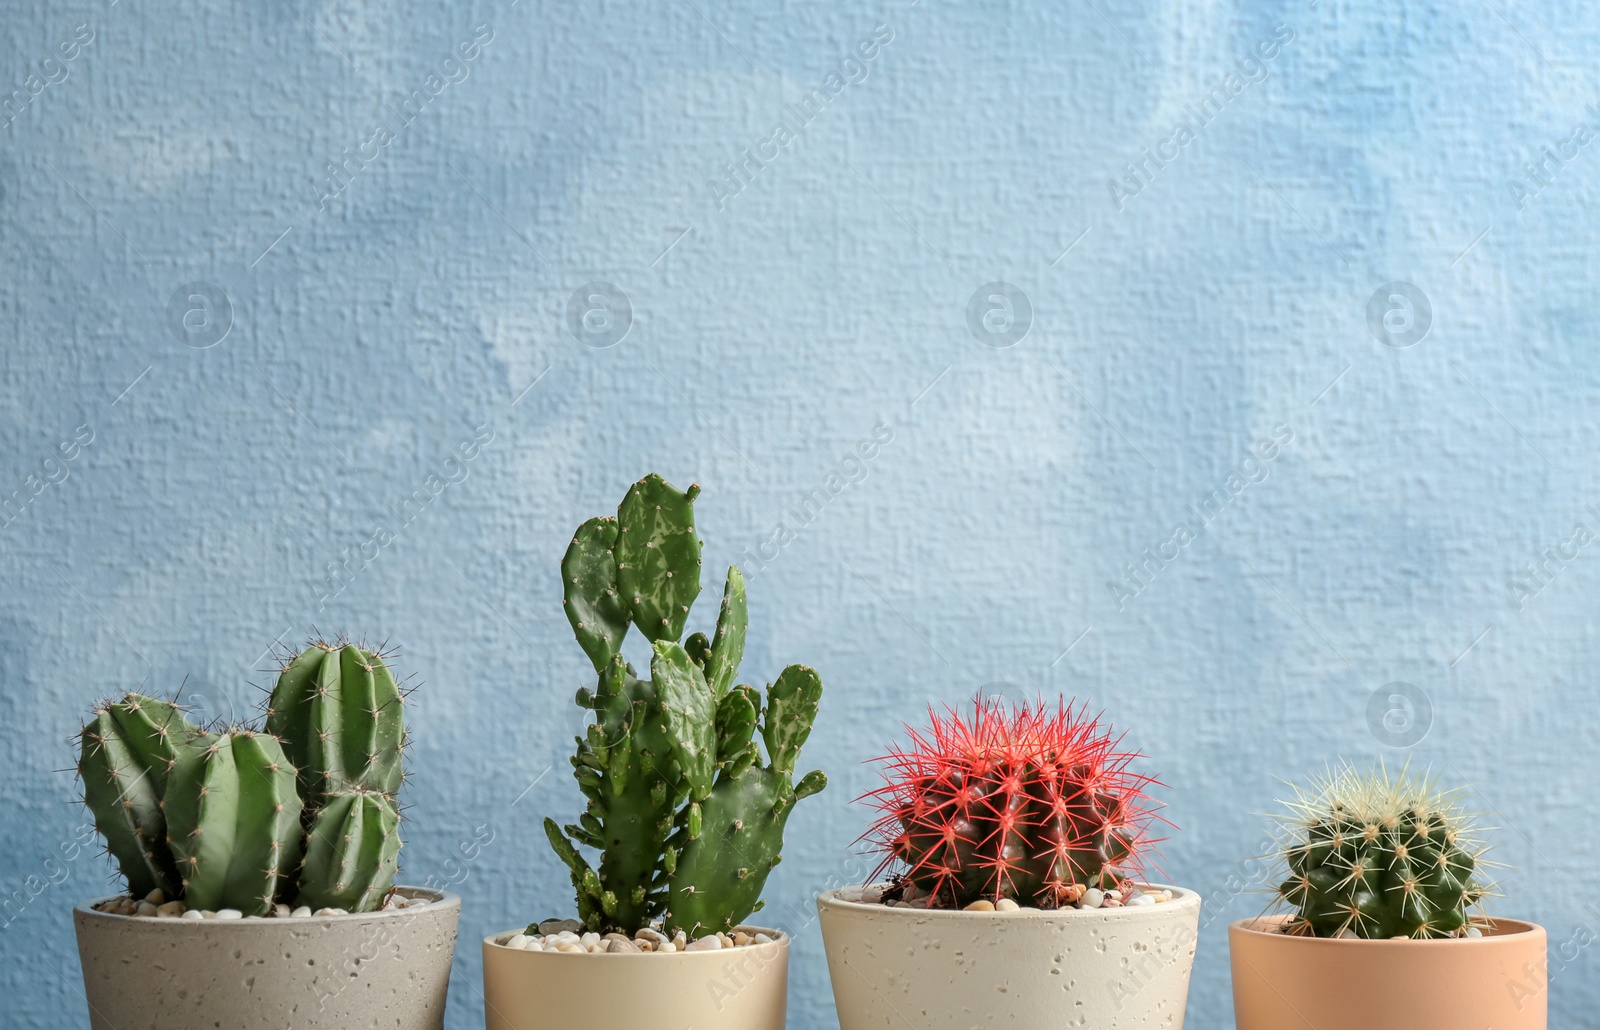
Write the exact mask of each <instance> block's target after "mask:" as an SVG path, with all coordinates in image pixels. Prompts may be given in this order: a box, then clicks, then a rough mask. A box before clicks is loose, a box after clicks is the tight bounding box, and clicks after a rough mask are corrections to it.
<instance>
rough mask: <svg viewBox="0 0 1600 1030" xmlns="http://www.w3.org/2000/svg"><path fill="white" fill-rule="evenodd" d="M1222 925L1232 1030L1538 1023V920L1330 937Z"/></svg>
mask: <svg viewBox="0 0 1600 1030" xmlns="http://www.w3.org/2000/svg"><path fill="white" fill-rule="evenodd" d="M1287 918H1288V917H1287V916H1270V917H1267V918H1264V919H1244V920H1240V921H1239V922H1237V923H1234V924H1233V925H1232V926H1229V927H1228V951H1229V954H1230V957H1231V960H1232V963H1233V1010H1234V1015H1235V1018H1236V1019H1237V1020H1238V1025H1239V1030H1284V1028H1285V1027H1295V1026H1304V1025H1305V1023H1306V1021H1307V1019H1310V1020H1311V1021H1313V1022H1314V1024H1315V1026H1316V1028H1317V1030H1477V1028H1481V1027H1493V1028H1494V1030H1545V1013H1546V1010H1547V1008H1548V1004H1549V998H1548V995H1547V993H1546V991H1545V932H1544V929H1543V927H1540V926H1536V925H1534V924H1533V923H1524V922H1520V921H1518V920H1515V919H1495V920H1492V921H1491V924H1490V926H1489V928H1488V930H1487V932H1486V933H1485V934H1484V936H1482V937H1475V938H1469V939H1459V940H1457V939H1452V940H1439V941H1413V940H1390V941H1368V940H1329V939H1327V938H1321V937H1286V936H1284V935H1283V934H1281V933H1269V932H1267V931H1266V930H1264V929H1263V927H1272V926H1275V925H1277V924H1279V923H1281V922H1283V921H1284V920H1285V919H1287Z"/></svg>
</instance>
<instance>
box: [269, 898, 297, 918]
mask: <svg viewBox="0 0 1600 1030" xmlns="http://www.w3.org/2000/svg"><path fill="white" fill-rule="evenodd" d="M293 911H294V909H292V908H290V907H289V906H288V905H285V904H284V903H283V902H281V901H280V902H279V903H278V904H276V905H273V906H272V914H273V915H274V916H277V917H278V918H279V919H282V918H284V917H285V916H287V915H288V914H289V913H291V912H293Z"/></svg>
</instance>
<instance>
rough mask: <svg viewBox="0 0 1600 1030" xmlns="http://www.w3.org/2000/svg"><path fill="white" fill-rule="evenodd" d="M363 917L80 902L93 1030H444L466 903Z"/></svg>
mask: <svg viewBox="0 0 1600 1030" xmlns="http://www.w3.org/2000/svg"><path fill="white" fill-rule="evenodd" d="M399 890H400V893H401V895H402V896H404V897H411V898H416V897H423V898H431V899H433V901H432V903H431V904H428V905H425V906H422V907H420V908H404V909H395V910H391V911H386V912H368V913H363V914H360V915H344V916H311V917H308V918H299V919H296V918H271V919H231V920H222V919H207V920H188V919H152V918H147V917H143V916H119V915H111V914H108V913H105V912H97V911H95V910H94V908H93V907H92V906H93V905H94V904H97V903H98V902H92V903H90V904H85V905H79V906H78V907H77V908H75V909H73V912H72V918H73V922H74V924H76V927H77V931H78V955H79V957H80V958H81V959H82V960H83V987H84V992H85V994H86V995H87V996H88V1001H89V1025H90V1027H91V1028H92V1030H215V1028H217V1027H226V1028H227V1030H283V1028H284V1027H291V1026H292V1027H294V1028H295V1030H358V1028H368V1027H371V1028H378V1027H383V1028H385V1030H439V1028H441V1027H443V1026H444V1003H445V992H446V991H447V990H448V989H449V986H450V959H451V956H452V955H453V954H454V952H455V942H456V920H457V918H458V917H459V916H460V914H461V898H460V897H458V896H457V895H455V894H448V893H440V892H438V891H428V890H421V889H418V888H412V887H401V888H399Z"/></svg>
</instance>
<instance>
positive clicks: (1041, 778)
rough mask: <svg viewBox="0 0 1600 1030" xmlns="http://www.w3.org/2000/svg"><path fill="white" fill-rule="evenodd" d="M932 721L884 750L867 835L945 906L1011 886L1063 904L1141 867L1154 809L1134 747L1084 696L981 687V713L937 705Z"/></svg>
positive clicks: (903, 877)
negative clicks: (1104, 723) (985, 692)
mask: <svg viewBox="0 0 1600 1030" xmlns="http://www.w3.org/2000/svg"><path fill="white" fill-rule="evenodd" d="M929 715H930V718H931V721H932V725H931V728H930V729H929V730H927V731H926V732H924V731H919V730H915V729H910V728H909V727H908V730H909V732H910V736H911V746H910V747H909V748H905V749H898V748H897V749H895V750H893V751H891V752H890V753H889V754H888V755H887V756H885V757H884V758H882V759H880V761H882V762H883V763H884V764H885V765H886V766H887V770H886V779H887V781H888V782H887V784H886V785H885V786H883V787H881V788H879V789H878V790H876V791H873V792H871V793H870V794H867V795H866V796H865V797H864V798H863V799H862V800H866V801H869V802H870V803H871V804H872V805H873V807H875V808H877V809H878V811H879V812H880V813H881V816H880V817H879V819H878V820H877V822H876V823H875V824H874V825H873V827H872V829H871V830H869V831H868V833H867V835H866V837H865V838H863V839H866V840H870V841H871V842H872V844H873V846H874V849H875V850H877V851H880V852H881V853H883V855H884V863H883V866H882V867H880V868H879V870H878V872H879V873H880V874H881V873H882V872H884V871H886V870H888V869H891V868H897V869H898V870H899V881H900V882H901V883H902V884H905V885H909V886H910V887H914V888H916V890H917V891H918V892H919V893H920V894H921V895H924V896H928V897H930V898H931V899H932V901H931V904H933V905H934V906H935V907H939V908H965V907H966V906H968V905H970V904H972V903H974V902H977V901H983V900H987V901H991V902H993V901H998V900H1000V899H1002V898H1009V899H1011V900H1013V901H1016V902H1018V903H1020V904H1024V905H1028V906H1031V907H1036V908H1044V909H1051V908H1059V907H1061V906H1062V905H1063V904H1067V903H1069V902H1071V901H1073V900H1076V897H1077V895H1078V894H1079V893H1081V892H1082V891H1083V890H1085V889H1087V888H1088V887H1091V886H1094V887H1113V886H1118V885H1120V884H1121V883H1122V882H1123V881H1124V880H1125V879H1127V878H1130V877H1135V876H1138V875H1139V874H1141V873H1142V872H1143V865H1144V860H1145V858H1146V856H1147V854H1148V851H1149V848H1150V846H1151V845H1152V844H1153V841H1152V840H1151V839H1150V837H1149V835H1148V828H1149V825H1150V823H1151V821H1152V820H1153V819H1154V818H1155V816H1154V814H1153V812H1152V809H1151V807H1150V805H1149V802H1148V801H1147V800H1146V797H1145V789H1146V788H1147V787H1149V786H1150V785H1152V784H1153V783H1155V781H1154V780H1153V779H1151V778H1150V777H1148V776H1144V775H1141V774H1139V773H1135V772H1133V771H1132V770H1131V769H1130V768H1129V764H1130V763H1131V762H1132V761H1133V760H1134V759H1135V758H1137V757H1139V756H1138V755H1136V754H1133V753H1130V752H1124V751H1120V750H1118V743H1119V741H1118V738H1116V737H1113V736H1112V734H1111V733H1110V731H1108V730H1102V729H1101V727H1100V725H1099V723H1098V721H1097V720H1095V719H1093V718H1090V717H1088V716H1087V714H1086V712H1085V711H1084V710H1083V709H1081V708H1073V707H1072V706H1071V705H1069V704H1068V703H1066V702H1061V703H1060V704H1059V705H1058V706H1057V707H1056V708H1055V709H1054V710H1051V709H1048V708H1045V707H1044V706H1043V705H1042V704H1039V705H1028V704H1024V705H1021V706H1019V707H1017V708H1015V709H1012V708H1010V707H1008V706H1007V705H1006V704H1005V703H1004V702H1003V701H1001V700H999V699H993V698H991V699H987V700H984V699H980V700H979V701H977V702H975V704H974V709H973V712H972V715H971V716H970V717H969V718H963V717H962V716H961V715H959V714H958V713H957V712H956V711H954V710H953V709H946V711H945V713H944V714H939V713H937V712H933V711H930V713H929Z"/></svg>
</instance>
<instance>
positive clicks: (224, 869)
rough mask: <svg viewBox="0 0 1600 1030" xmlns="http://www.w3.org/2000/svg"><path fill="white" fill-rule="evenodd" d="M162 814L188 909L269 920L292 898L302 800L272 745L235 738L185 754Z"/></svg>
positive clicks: (245, 734)
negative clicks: (269, 914)
mask: <svg viewBox="0 0 1600 1030" xmlns="http://www.w3.org/2000/svg"><path fill="white" fill-rule="evenodd" d="M162 807H163V808H165V810H166V816H167V840H168V844H169V845H170V847H171V848H172V855H173V858H174V860H175V861H176V863H177V868H178V873H179V876H180V877H181V879H182V882H183V898H184V901H185V902H186V903H187V904H188V906H189V907H190V908H198V909H223V908H236V909H238V910H239V911H240V912H243V913H244V914H245V915H265V914H266V913H267V912H268V911H270V910H271V908H272V906H273V904H274V903H275V902H277V901H279V900H280V899H283V898H285V897H288V896H292V895H293V893H294V871H295V868H296V866H297V865H298V864H299V862H300V852H301V829H300V811H301V803H300V794H299V792H298V791H297V790H296V789H295V774H294V767H293V766H292V765H290V764H289V759H288V757H287V756H286V755H285V754H284V752H283V748H282V746H281V745H280V744H279V743H278V741H277V740H276V739H275V738H273V737H271V736H269V735H267V734H262V733H256V732H254V731H252V730H230V731H228V732H225V733H222V734H220V735H218V736H217V737H214V738H211V739H209V740H208V741H205V742H202V743H199V744H194V745H190V746H188V747H185V748H184V749H183V750H182V751H181V753H180V754H179V755H178V759H177V762H176V764H175V765H174V766H173V769H172V774H171V776H170V778H169V780H168V783H167V789H166V793H165V797H164V800H163V802H162Z"/></svg>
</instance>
